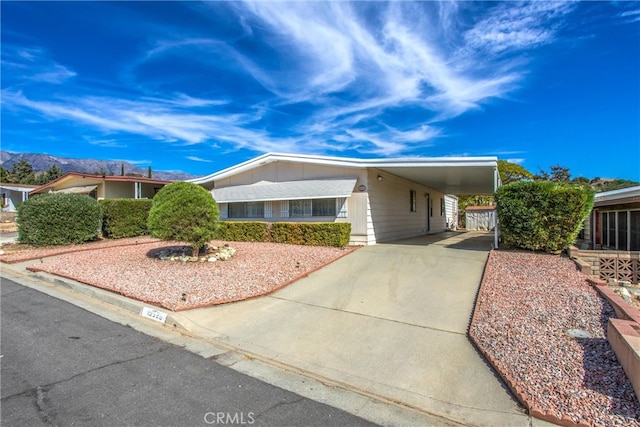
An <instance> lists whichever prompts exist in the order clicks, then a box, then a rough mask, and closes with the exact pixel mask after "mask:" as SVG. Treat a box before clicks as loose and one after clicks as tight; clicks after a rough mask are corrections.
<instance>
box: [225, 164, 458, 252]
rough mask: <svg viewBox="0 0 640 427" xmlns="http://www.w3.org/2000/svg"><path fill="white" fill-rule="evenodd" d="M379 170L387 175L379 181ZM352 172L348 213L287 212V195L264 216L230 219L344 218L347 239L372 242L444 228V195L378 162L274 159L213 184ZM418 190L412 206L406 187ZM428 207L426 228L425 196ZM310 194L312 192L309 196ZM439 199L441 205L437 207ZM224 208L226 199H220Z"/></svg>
mask: <svg viewBox="0 0 640 427" xmlns="http://www.w3.org/2000/svg"><path fill="white" fill-rule="evenodd" d="M378 175H382V176H384V177H385V179H384V181H378V179H377V177H378ZM341 177H355V178H357V182H356V184H355V188H354V192H353V193H352V194H351V197H349V198H347V215H346V217H339V215H337V214H338V210H336V216H331V217H289V216H288V212H289V209H288V201H272V202H270V203H271V206H270V208H269V209H266V210H265V212H268V213H269V214H268V215H265V218H228V219H229V220H231V221H268V222H278V221H287V222H348V223H351V238H350V242H349V244H351V245H373V244H376V243H377V242H387V241H392V240H397V239H402V238H407V237H413V236H419V235H423V234H427V233H438V232H441V231H444V230H445V229H446V224H447V214H446V212H445V211H446V210H447V209H446V199H445V195H444V194H443V193H441V192H439V191H436V190H434V189H433V188H429V187H426V186H423V185H420V184H417V183H414V182H412V181H408V180H406V179H403V178H400V177H397V176H395V175H391V174H388V173H386V172H383V171H380V170H378V169H376V168H370V169H363V168H346V167H333V166H326V165H308V164H297V163H291V162H275V163H270V164H266V165H264V166H262V167H259V168H256V169H252V170H249V171H246V172H243V173H239V174H237V175H234V176H231V177H228V178H224V179H221V180H218V181H216V182H215V188H224V187H228V186H235V185H248V184H254V183H256V182H260V181H273V182H282V181H297V180H309V179H331V178H341ZM411 190H413V191H415V192H416V210H415V212H412V211H411V210H410V191H411ZM427 194H429V196H430V199H431V202H432V213H431V216H430V218H429V227H428V228H427V198H426V195H427ZM309 198H312V197H309ZM441 204H443V205H444V207H445V209H441ZM222 205H225V206H222V209H223V210H224V209H226V204H225V203H222Z"/></svg>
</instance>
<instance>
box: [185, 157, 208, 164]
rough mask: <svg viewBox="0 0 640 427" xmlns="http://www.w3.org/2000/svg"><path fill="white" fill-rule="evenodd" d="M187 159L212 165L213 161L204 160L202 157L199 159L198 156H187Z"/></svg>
mask: <svg viewBox="0 0 640 427" xmlns="http://www.w3.org/2000/svg"><path fill="white" fill-rule="evenodd" d="M185 158H186V159H188V160H192V161H194V162H203V163H211V162H212V161H213V160H209V159H203V158H202V157H198V156H187V157H185Z"/></svg>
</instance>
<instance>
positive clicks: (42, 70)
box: [2, 44, 77, 84]
mask: <svg viewBox="0 0 640 427" xmlns="http://www.w3.org/2000/svg"><path fill="white" fill-rule="evenodd" d="M2 65H3V67H7V68H9V69H18V70H20V71H19V74H12V78H19V79H21V80H23V81H33V82H43V83H52V84H60V83H63V82H65V81H67V80H69V79H71V78H73V77H75V76H76V75H77V73H76V72H75V71H72V70H70V69H69V68H67V67H65V66H63V65H61V64H59V63H57V62H56V61H54V60H53V59H52V58H51V57H50V55H49V54H48V52H47V51H45V50H44V49H42V48H37V47H19V46H14V45H10V44H9V45H4V46H3V47H2Z"/></svg>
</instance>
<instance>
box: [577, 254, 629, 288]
mask: <svg viewBox="0 0 640 427" xmlns="http://www.w3.org/2000/svg"><path fill="white" fill-rule="evenodd" d="M569 256H570V257H571V258H572V259H573V260H575V262H576V263H577V264H578V267H579V268H580V271H581V272H582V273H584V274H586V275H587V276H591V277H594V278H596V279H601V280H605V281H608V280H617V281H627V282H630V283H633V284H638V279H639V277H640V271H639V270H640V252H638V251H633V252H625V251H610V250H595V251H594V250H584V249H578V248H576V247H575V246H572V247H570V248H569Z"/></svg>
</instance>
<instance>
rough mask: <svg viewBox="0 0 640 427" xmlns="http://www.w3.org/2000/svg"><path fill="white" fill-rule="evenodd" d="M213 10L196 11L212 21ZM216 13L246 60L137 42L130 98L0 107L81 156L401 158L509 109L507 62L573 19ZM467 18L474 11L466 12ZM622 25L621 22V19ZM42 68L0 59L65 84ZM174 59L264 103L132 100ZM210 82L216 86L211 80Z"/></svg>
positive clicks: (367, 9) (260, 8)
mask: <svg viewBox="0 0 640 427" xmlns="http://www.w3.org/2000/svg"><path fill="white" fill-rule="evenodd" d="M218 6H219V5H218V4H216V3H206V4H205V5H201V6H198V7H199V8H204V9H206V8H209V11H208V13H212V14H215V13H217V8H218ZM226 6H228V8H227V9H225V10H227V13H228V11H233V12H234V13H235V14H236V16H234V17H233V19H235V20H237V22H238V26H239V27H241V30H240V32H241V33H242V34H241V35H242V37H245V38H246V39H247V40H248V41H250V42H251V43H253V44H252V46H253V47H252V48H250V49H247V48H246V47H245V48H243V46H246V45H247V43H244V44H242V43H235V42H230V41H229V40H225V39H223V38H221V37H220V36H216V34H215V33H213V34H208V35H203V34H202V33H199V34H198V35H194V34H195V33H190V32H189V31H188V30H185V33H184V34H177V33H176V35H175V37H174V38H172V39H171V38H164V39H158V40H155V41H151V43H150V44H149V45H148V46H147V50H146V51H141V52H140V55H139V57H138V59H137V60H135V61H133V62H132V63H130V64H129V65H128V66H126V67H125V68H126V71H125V72H124V74H125V75H126V80H128V81H127V82H126V83H129V84H130V85H131V87H130V88H129V89H135V90H140V91H141V92H143V93H142V94H141V95H140V96H135V97H133V96H131V97H130V98H122V97H117V96H115V95H112V96H105V95H100V96H97V95H90V96H82V95H68V94H67V95H63V96H59V97H57V98H53V96H46V95H43V94H38V95H33V94H32V93H30V92H29V91H28V90H27V89H23V88H22V87H21V89H20V90H18V89H16V88H12V87H9V88H7V89H4V90H3V92H2V95H3V104H4V105H7V106H8V107H13V108H25V109H30V110H31V111H36V112H38V113H39V114H41V115H42V116H43V117H45V118H48V119H51V120H68V121H72V122H75V123H81V124H83V125H86V126H89V127H92V128H95V129H99V130H101V131H102V132H103V133H104V134H105V135H107V137H105V138H96V141H94V142H92V143H93V144H95V145H103V146H114V145H110V144H117V141H118V138H111V137H110V136H111V135H112V134H118V133H131V134H136V135H142V136H145V137H148V138H151V139H155V140H160V141H165V142H168V143H176V144H182V145H195V144H203V143H207V144H208V145H210V146H211V145H216V146H219V147H220V149H222V150H238V149H250V150H253V151H258V152H265V151H296V152H318V153H323V152H326V151H344V150H358V151H360V152H363V153H371V154H377V155H401V154H405V153H411V152H415V151H416V150H422V149H424V148H425V147H429V146H432V145H434V144H435V143H436V142H437V141H438V139H439V138H443V137H445V136H446V134H447V129H446V120H448V119H450V118H453V117H456V116H459V115H461V114H464V113H466V112H468V111H471V110H478V109H481V108H483V107H484V105H486V104H487V103H489V102H490V101H492V100H494V99H496V98H506V97H509V96H510V95H511V94H512V93H514V91H515V90H516V89H518V88H519V87H521V86H523V85H525V84H526V81H525V80H526V73H527V70H526V67H524V66H523V65H524V64H525V62H524V61H522V60H518V59H517V58H518V54H519V53H521V52H528V51H529V50H531V49H535V48H538V47H540V46H543V45H545V44H550V43H553V42H554V40H555V39H556V37H557V33H558V29H559V28H561V27H562V23H563V17H565V16H566V15H567V14H569V13H570V12H571V11H572V10H573V8H574V4H573V3H572V2H565V1H562V2H546V1H532V2H522V3H517V4H515V3H499V2H496V3H487V4H484V3H483V4H482V5H481V6H477V5H476V4H475V3H456V2H449V1H441V2H438V3H436V2H417V3H416V2H390V3H381V2H372V3H367V2H360V3H358V2H356V3H351V2H260V1H257V2H250V1H247V2H240V3H233V4H232V5H226ZM470 8H473V9H474V11H473V12H474V13H471V14H469V13H468V9H470ZM625 13H627V12H625ZM470 16H471V18H469V17H470ZM636 16H638V15H637V14H635V12H629V13H628V15H626V16H625V17H626V18H630V19H635V17H636ZM230 19H231V18H230ZM256 46H259V48H258V47H256ZM256 51H258V52H262V53H258V54H255V52H256ZM43 58H48V57H47V55H46V53H45V52H44V51H42V50H38V49H36V48H32V49H17V48H16V49H13V50H12V53H11V54H10V55H5V53H4V48H3V64H5V65H4V66H10V67H16V68H18V67H23V68H27V69H31V68H29V67H32V66H33V64H36V63H37V64H39V65H38V67H36V68H37V72H33V73H31V74H30V78H31V79H32V80H33V81H40V82H49V83H58V84H60V83H63V82H65V81H67V80H69V79H71V78H72V77H74V76H75V75H76V74H75V72H74V71H72V70H71V69H70V68H67V67H65V66H63V65H61V64H58V63H56V62H55V61H53V60H51V59H50V58H48V59H43ZM181 58H188V59H189V60H190V61H197V62H198V65H199V66H200V65H202V67H203V68H205V69H206V67H209V69H212V70H214V69H219V68H220V67H222V65H221V64H223V65H224V66H225V67H227V68H228V69H232V70H233V71H234V72H235V74H237V75H238V76H242V78H245V77H246V78H247V79H253V80H252V82H253V81H255V82H256V83H257V84H259V85H261V86H262V87H263V88H264V89H266V90H267V91H268V92H269V94H270V95H268V96H266V97H265V96H263V95H261V99H259V100H257V101H254V102H253V103H252V104H251V103H250V104H242V103H241V102H239V101H237V100H236V99H234V97H233V94H232V92H229V96H228V97H224V98H221V99H217V98H215V97H208V96H207V95H204V94H203V95H199V94H198V93H197V92H189V94H187V93H180V92H172V93H170V94H166V93H161V92H160V91H157V92H154V91H153V90H147V89H144V88H143V87H144V84H143V82H141V81H140V80H142V79H143V78H142V77H141V76H142V74H143V73H142V72H141V71H140V70H142V69H143V68H144V66H145V65H146V66H148V65H150V64H155V62H154V61H158V60H163V59H171V60H174V59H175V60H176V61H180V59H181ZM514 58H515V59H514ZM5 60H6V61H5ZM7 64H8V65H7ZM216 67H217V68H216ZM36 68H33V69H36ZM147 68H148V67H147ZM137 73H139V74H140V75H138V74H137ZM166 78H167V79H170V77H169V76H167V77H166ZM238 78H240V77H238ZM211 84H212V86H215V85H216V82H215V73H213V72H212V83H211ZM68 93H73V92H68ZM203 93H206V92H203ZM211 93H217V92H211ZM256 98H257V97H256ZM299 106H301V107H300V108H301V109H302V110H303V111H304V113H302V114H300V115H298V116H292V118H291V119H288V120H289V121H286V124H285V125H282V126H281V127H280V128H278V127H277V126H271V121H270V119H271V118H272V115H274V114H282V115H283V116H284V115H286V114H287V113H282V111H283V110H286V109H287V108H291V107H295V108H298V107H299ZM407 107H410V108H412V109H413V110H414V111H419V112H420V114H419V115H417V117H420V118H419V119H415V120H414V121H413V122H410V121H402V124H401V125H400V124H398V123H396V122H394V120H393V119H392V118H391V116H392V115H393V114H391V113H398V112H399V111H401V110H402V109H403V108H407ZM230 111H233V113H232V112H230ZM274 111H275V112H277V113H275V112H274ZM434 123H437V126H435V125H434ZM187 158H189V159H190V160H192V161H207V160H205V159H202V158H200V157H197V156H190V157H187Z"/></svg>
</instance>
